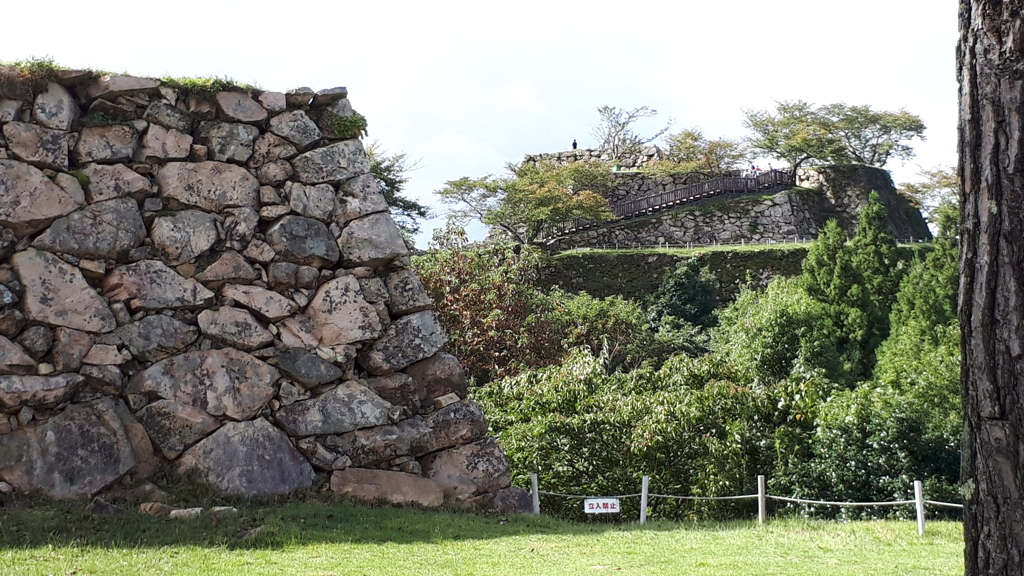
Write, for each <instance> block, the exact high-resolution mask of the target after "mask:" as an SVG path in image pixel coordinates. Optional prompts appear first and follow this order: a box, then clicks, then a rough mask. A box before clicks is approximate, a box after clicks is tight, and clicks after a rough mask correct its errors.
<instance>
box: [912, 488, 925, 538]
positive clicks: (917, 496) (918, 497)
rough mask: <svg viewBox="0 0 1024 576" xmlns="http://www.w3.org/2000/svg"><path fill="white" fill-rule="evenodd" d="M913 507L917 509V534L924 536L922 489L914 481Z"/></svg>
mask: <svg viewBox="0 0 1024 576" xmlns="http://www.w3.org/2000/svg"><path fill="white" fill-rule="evenodd" d="M914 505H915V507H916V508H917V534H918V535H919V536H924V487H923V486H922V485H921V481H920V480H914Z"/></svg>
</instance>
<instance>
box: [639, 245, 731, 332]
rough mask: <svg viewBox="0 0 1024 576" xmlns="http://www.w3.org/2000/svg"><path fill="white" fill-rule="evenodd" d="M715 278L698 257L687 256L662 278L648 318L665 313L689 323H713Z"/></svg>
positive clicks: (655, 317)
mask: <svg viewBox="0 0 1024 576" xmlns="http://www.w3.org/2000/svg"><path fill="white" fill-rule="evenodd" d="M716 285H717V281H716V280H715V277H714V276H713V275H712V274H711V272H709V271H708V269H707V267H702V266H701V264H700V260H698V259H696V258H690V259H689V260H686V261H683V262H680V263H679V264H678V265H677V266H676V268H675V270H673V271H671V272H669V273H668V274H666V275H665V277H664V278H662V281H661V285H660V286H659V287H658V291H657V293H655V295H654V304H653V305H652V306H651V318H652V319H653V320H654V321H656V322H657V321H660V320H661V319H662V318H665V317H666V316H671V317H673V318H679V319H681V320H684V321H686V322H689V323H691V324H698V325H702V326H710V325H712V324H714V321H715V318H714V316H713V315H712V314H713V312H714V310H715V289H716Z"/></svg>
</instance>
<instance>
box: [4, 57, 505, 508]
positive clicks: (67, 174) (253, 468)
mask: <svg viewBox="0 0 1024 576" xmlns="http://www.w3.org/2000/svg"><path fill="white" fill-rule="evenodd" d="M7 72H8V73H10V72H11V71H10V70H8V71H7ZM6 96H7V97H6V98H0V136H2V137H0V481H2V482H4V483H6V485H8V486H10V487H13V488H14V489H15V490H19V491H32V490H35V491H41V492H43V493H45V494H48V495H50V496H52V497H56V498H64V497H76V496H86V495H93V494H96V493H98V492H102V491H104V490H107V489H111V488H114V487H120V486H122V485H130V484H132V483H135V482H139V481H141V480H143V479H145V478H148V477H150V476H151V475H153V474H154V473H155V472H156V471H158V470H161V469H167V470H170V471H173V472H175V473H178V474H181V475H186V474H189V475H194V477H195V478H198V479H199V480H201V481H204V482H207V483H209V484H211V485H213V486H214V487H215V488H216V489H217V490H219V491H220V492H222V493H224V494H238V495H246V496H254V495H271V494H285V493H290V492H293V491H295V490H299V489H302V488H305V487H308V486H310V485H311V484H313V482H314V480H315V479H316V477H317V475H318V474H321V475H326V474H330V475H331V478H330V486H331V487H332V488H333V489H334V490H335V491H337V492H340V493H344V494H350V495H352V496H354V497H359V498H368V499H376V498H384V499H390V500H392V501H396V502H404V501H414V502H420V503H423V504H427V505H436V504H440V503H442V502H449V503H452V502H458V503H462V504H473V503H482V504H493V503H494V502H495V501H496V500H497V502H498V503H499V504H500V503H501V502H508V501H512V500H515V496H519V497H521V496H522V494H521V493H520V492H516V491H514V490H511V489H509V471H508V465H507V462H506V460H505V458H504V455H503V454H502V452H501V450H500V449H499V448H498V446H497V445H496V444H495V442H494V441H493V440H491V439H489V438H487V437H486V436H485V434H486V429H487V426H486V423H485V420H484V417H483V414H482V413H481V412H480V409H479V408H478V407H477V406H476V405H475V404H474V403H473V402H472V401H471V400H469V399H467V398H466V395H467V394H466V393H467V390H466V382H465V378H464V376H463V374H462V369H461V367H460V366H459V363H458V361H457V360H456V359H455V358H453V357H451V356H450V355H448V354H446V353H444V352H443V350H442V348H443V346H444V344H445V335H444V332H443V330H442V329H441V327H440V325H439V324H438V322H437V318H436V316H435V314H434V312H433V310H432V305H431V302H430V300H429V298H428V297H427V295H426V293H425V292H424V290H423V286H422V285H421V284H420V282H419V280H418V278H417V277H416V275H415V274H414V273H413V272H412V271H411V270H410V269H408V268H407V266H408V264H409V259H408V249H407V247H406V245H405V243H404V241H403V240H402V237H401V235H400V234H399V231H398V229H397V227H396V226H395V224H394V222H393V221H392V219H391V217H390V215H389V214H388V206H387V204H386V203H385V201H384V198H383V196H382V195H381V192H380V190H379V188H378V185H377V183H376V181H375V180H374V179H373V177H372V176H371V175H370V174H369V162H368V159H367V156H366V154H365V151H364V149H363V146H362V143H361V141H360V140H359V139H358V138H357V137H356V136H357V135H356V134H351V133H349V134H341V133H338V130H339V129H338V126H339V125H343V123H339V122H338V120H339V119H344V118H345V117H351V116H353V115H354V114H355V112H354V111H353V109H352V106H351V104H350V103H349V100H348V98H347V96H348V93H347V90H345V89H344V88H335V89H331V90H323V91H320V92H316V93H314V92H313V91H312V90H309V89H305V88H303V89H297V90H292V91H290V92H288V93H287V94H285V93H279V92H247V91H228V92H219V93H216V94H211V95H209V96H206V97H197V96H184V95H182V94H179V93H178V92H176V91H175V90H174V89H172V88H171V87H169V86H166V85H164V84H163V83H162V82H161V81H159V80H156V79H151V78H135V77H129V76H109V75H108V76H99V77H98V76H96V75H94V74H92V73H89V72H70V71H67V72H61V73H60V74H59V75H58V76H57V77H56V78H54V79H53V80H52V81H49V82H45V83H40V82H35V83H33V82H29V81H26V83H25V89H24V90H22V91H21V92H20V93H16V94H14V95H13V96H12V95H11V94H10V91H8V93H7V94H6Z"/></svg>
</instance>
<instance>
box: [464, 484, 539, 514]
mask: <svg viewBox="0 0 1024 576" xmlns="http://www.w3.org/2000/svg"><path fill="white" fill-rule="evenodd" d="M460 507H461V508H465V509H469V510H474V509H475V510H484V511H487V512H490V513H492V514H532V513H533V496H532V495H531V494H530V492H528V491H527V490H524V489H522V488H518V487H516V486H509V487H508V488H503V489H501V490H498V491H497V492H485V493H484V494H481V495H479V496H474V497H472V498H468V499H466V500H465V501H463V502H462V503H461V504H460Z"/></svg>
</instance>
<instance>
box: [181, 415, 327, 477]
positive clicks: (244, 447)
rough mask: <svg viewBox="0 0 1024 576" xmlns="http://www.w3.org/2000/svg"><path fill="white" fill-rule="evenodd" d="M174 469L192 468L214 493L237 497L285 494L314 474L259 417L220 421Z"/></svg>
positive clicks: (277, 433)
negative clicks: (216, 428)
mask: <svg viewBox="0 0 1024 576" xmlns="http://www.w3.org/2000/svg"><path fill="white" fill-rule="evenodd" d="M257 455H258V456H257ZM178 470H179V472H189V471H194V472H196V473H197V474H198V476H199V477H200V478H202V479H203V480H205V481H206V482H207V483H209V484H211V485H212V486H213V487H214V488H216V489H217V490H218V491H219V492H221V493H223V494H234V495H240V496H270V495H274V494H288V493H291V492H294V491H295V490H298V489H300V488H305V487H307V486H309V485H311V484H312V483H313V478H314V476H315V473H314V472H313V468H312V467H311V466H310V465H309V462H307V461H306V459H305V458H303V457H302V454H299V453H298V451H296V450H295V448H293V447H292V445H291V443H290V442H288V437H287V436H286V435H285V433H284V432H282V431H281V430H279V429H277V428H275V427H274V426H273V425H272V424H270V423H269V422H267V421H266V420H264V419H262V418H259V419H256V420H253V421H250V422H229V423H227V424H225V425H224V426H222V427H221V428H220V429H219V430H217V431H216V432H214V433H213V434H211V435H210V436H208V437H206V439H204V440H202V441H201V442H199V443H198V444H196V445H195V446H193V447H192V448H189V449H188V450H187V451H186V452H185V453H184V454H183V455H182V456H181V459H180V460H179V466H178Z"/></svg>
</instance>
